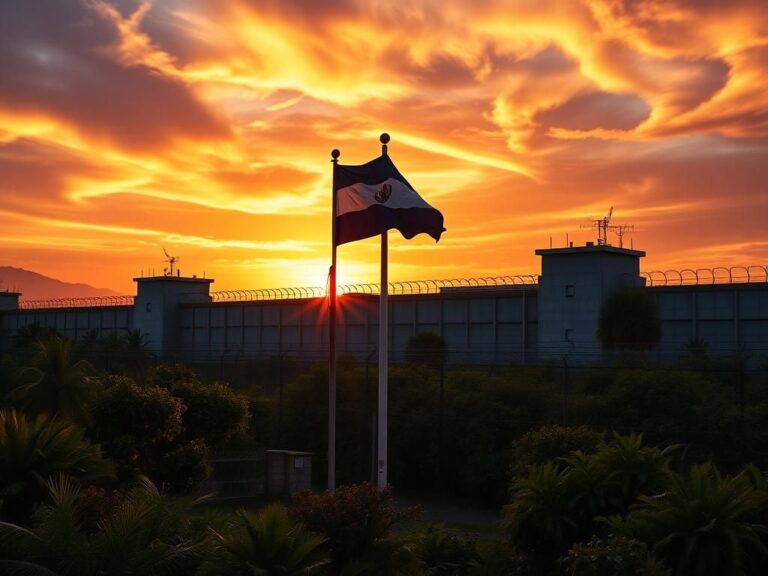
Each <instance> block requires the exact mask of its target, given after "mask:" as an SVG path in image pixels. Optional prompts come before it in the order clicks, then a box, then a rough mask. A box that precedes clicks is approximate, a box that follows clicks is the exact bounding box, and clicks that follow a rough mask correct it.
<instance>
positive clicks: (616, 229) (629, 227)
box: [608, 224, 635, 248]
mask: <svg viewBox="0 0 768 576" xmlns="http://www.w3.org/2000/svg"><path fill="white" fill-rule="evenodd" d="M608 230H610V231H611V232H613V233H614V234H616V236H618V237H619V248H624V235H625V234H626V233H627V232H634V231H635V226H634V224H619V225H616V226H608Z"/></svg>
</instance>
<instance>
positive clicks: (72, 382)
mask: <svg viewBox="0 0 768 576" xmlns="http://www.w3.org/2000/svg"><path fill="white" fill-rule="evenodd" d="M34 349H35V355H34V356H33V358H32V366H31V367H27V368H26V369H24V370H23V371H22V374H21V375H20V377H19V378H20V380H21V381H22V382H23V384H22V385H21V386H19V387H18V388H16V389H15V390H14V391H13V396H14V399H15V400H17V401H18V402H19V403H20V404H21V406H23V407H24V409H25V410H27V411H30V412H32V413H34V414H52V415H57V416H62V417H64V418H68V419H70V420H72V421H74V422H80V423H85V422H87V419H88V410H87V409H88V406H89V403H90V401H91V399H92V396H93V394H92V392H93V389H92V387H91V386H90V384H89V382H88V378H87V376H88V375H89V374H91V373H92V372H93V367H92V366H91V365H90V364H88V363H87V362H85V361H83V360H80V361H77V362H74V361H73V359H72V342H71V341H70V340H69V339H67V338H64V337H62V336H58V335H51V336H49V337H48V338H47V339H45V340H38V341H37V342H36V343H35V347H34Z"/></svg>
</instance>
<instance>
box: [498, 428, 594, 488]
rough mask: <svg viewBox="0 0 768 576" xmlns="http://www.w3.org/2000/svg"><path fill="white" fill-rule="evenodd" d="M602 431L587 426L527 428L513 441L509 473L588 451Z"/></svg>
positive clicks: (590, 450) (589, 452) (520, 473)
mask: <svg viewBox="0 0 768 576" xmlns="http://www.w3.org/2000/svg"><path fill="white" fill-rule="evenodd" d="M602 439H603V435H602V434H601V433H599V432H596V431H594V430H592V429H590V428H587V427H586V426H572V427H568V426H557V425H555V426H542V427H541V428H538V429H536V430H532V431H530V432H526V433H525V434H523V436H521V437H520V438H519V439H518V440H515V442H514V443H513V445H512V469H511V470H512V475H513V477H514V476H520V475H522V474H524V473H525V472H526V470H527V469H528V467H529V466H531V465H533V464H545V463H546V462H548V461H549V460H555V459H557V458H562V457H565V456H568V455H569V454H570V453H571V452H574V451H576V450H580V451H582V452H584V453H586V454H591V453H593V452H595V450H597V447H598V445H599V444H600V442H601V441H602Z"/></svg>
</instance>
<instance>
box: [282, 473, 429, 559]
mask: <svg viewBox="0 0 768 576" xmlns="http://www.w3.org/2000/svg"><path fill="white" fill-rule="evenodd" d="M292 512H293V514H294V516H295V517H296V518H298V519H299V520H300V521H301V522H302V523H304V525H306V526H307V527H308V528H309V529H310V530H311V531H313V532H315V533H317V534H322V535H324V536H325V537H326V538H327V541H328V547H329V549H330V552H331V573H333V574H338V573H341V571H342V570H346V571H348V572H347V573H360V574H363V573H364V574H412V573H415V572H416V570H417V568H418V560H417V558H416V555H415V554H414V553H413V551H412V550H411V549H410V548H409V547H408V546H407V545H405V543H403V542H402V541H401V540H400V539H398V538H396V537H394V536H392V534H391V529H392V527H393V526H395V525H396V524H398V523H400V522H402V521H403V520H405V519H407V518H410V517H412V516H413V514H414V511H413V510H401V509H398V508H397V507H396V506H395V504H394V502H393V499H392V492H391V490H390V489H389V488H387V489H386V490H378V489H377V488H376V487H375V486H373V485H372V484H358V485H348V486H340V487H339V488H337V489H336V490H332V491H327V492H325V493H323V494H313V493H311V492H302V493H300V494H297V495H296V496H295V498H294V501H293V507H292ZM358 570H359V572H358Z"/></svg>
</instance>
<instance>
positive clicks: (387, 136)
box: [379, 132, 389, 144]
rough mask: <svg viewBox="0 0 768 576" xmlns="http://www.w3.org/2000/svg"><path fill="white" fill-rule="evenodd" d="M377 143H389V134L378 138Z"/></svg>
mask: <svg viewBox="0 0 768 576" xmlns="http://www.w3.org/2000/svg"><path fill="white" fill-rule="evenodd" d="M379 142H381V143H382V144H387V143H388V142H389V134H387V133H386V132H384V133H383V134H382V135H381V136H379Z"/></svg>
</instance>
